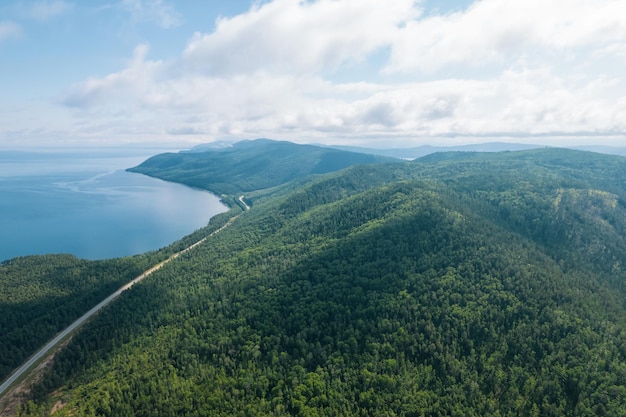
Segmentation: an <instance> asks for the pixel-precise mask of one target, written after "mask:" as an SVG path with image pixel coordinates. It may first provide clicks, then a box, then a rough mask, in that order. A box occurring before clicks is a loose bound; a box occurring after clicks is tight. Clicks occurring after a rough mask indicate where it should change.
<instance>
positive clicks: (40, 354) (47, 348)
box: [0, 196, 249, 397]
mask: <svg viewBox="0 0 626 417" xmlns="http://www.w3.org/2000/svg"><path fill="white" fill-rule="evenodd" d="M239 201H241V202H242V203H243V204H244V205H245V206H246V209H249V207H248V205H247V204H246V203H244V202H243V196H241V197H239ZM237 217H239V215H237V216H234V217H231V219H230V220H228V222H227V223H226V224H225V225H224V226H222V227H220V228H219V229H217V230H216V231H214V232H213V233H211V234H210V235H209V236H207V237H205V238H203V239H201V240H199V241H197V242H196V243H194V244H193V245H191V246H189V247H187V248H185V249H183V250H181V251H180V252H176V253H175V254H173V255H172V256H170V257H169V258H167V259H166V260H164V261H163V262H160V263H158V264H156V265H155V266H153V267H152V268H150V269H148V270H147V271H145V272H144V273H143V274H141V275H139V276H138V277H137V278H135V279H133V280H132V281H130V282H129V283H128V284H126V285H124V286H123V287H121V288H120V289H119V290H117V291H115V292H114V293H113V294H111V295H109V296H108V297H107V298H105V299H104V300H102V301H101V302H100V303H98V304H97V305H96V306H95V307H93V308H92V309H91V310H89V311H88V312H86V313H85V314H83V315H82V316H81V317H80V318H79V319H77V320H76V321H75V322H73V323H72V324H70V325H69V327H67V328H66V329H65V330H63V331H62V332H61V333H59V334H58V335H56V337H55V338H54V339H52V340H50V341H49V342H48V343H47V344H46V345H44V346H43V347H42V348H41V349H39V350H38V351H37V352H35V354H34V355H33V356H31V357H30V359H28V361H26V362H25V363H24V364H23V365H22V366H20V367H19V368H18V369H17V370H15V371H14V372H13V374H11V376H9V378H8V379H7V380H6V381H4V382H3V383H2V385H0V397H2V395H3V394H4V392H5V391H6V390H7V389H8V388H9V387H10V386H11V385H13V383H14V382H15V381H17V380H18V379H19V378H20V377H21V376H22V375H24V373H25V372H27V371H28V370H29V369H30V368H31V367H32V366H33V365H34V364H35V363H36V362H38V361H39V360H41V359H43V358H45V357H46V356H47V355H48V354H50V353H51V352H52V350H53V349H54V348H55V347H56V346H57V345H58V344H59V343H61V341H63V339H65V338H66V337H67V336H69V335H70V334H71V333H72V332H73V331H75V330H76V329H78V328H79V327H80V326H81V325H82V324H83V323H85V322H86V321H87V320H89V319H90V318H91V316H93V315H94V314H96V313H97V312H99V311H100V310H102V309H103V308H104V307H106V306H107V305H109V304H111V302H113V300H115V299H116V298H117V297H119V296H120V294H122V293H123V292H124V291H126V290H127V289H129V288H130V287H132V286H133V285H135V284H136V283H138V282H139V281H141V280H143V279H144V278H146V277H147V276H149V275H150V274H152V273H153V272H155V271H158V270H159V269H161V268H162V267H163V265H165V264H167V263H168V262H170V261H172V260H174V259H176V258H178V257H179V256H180V255H182V254H183V253H185V252H189V251H190V250H191V249H193V248H195V247H196V246H198V245H200V244H201V243H203V242H204V241H205V240H207V239H208V238H209V237H211V236H213V235H215V234H217V233H219V232H221V231H222V230H224V229H225V228H227V227H228V226H230V225H231V224H232V222H234V221H235V219H236V218H237Z"/></svg>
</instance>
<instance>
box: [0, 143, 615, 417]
mask: <svg viewBox="0 0 626 417" xmlns="http://www.w3.org/2000/svg"><path fill="white" fill-rule="evenodd" d="M265 175H269V171H268V173H266V174H265ZM192 177H193V175H190V178H192ZM178 180H179V181H181V182H185V181H186V177H185V174H184V173H182V174H181V175H180V176H179V178H178ZM189 182H190V183H193V179H192V180H190V181H189ZM194 185H197V184H194ZM237 191H240V189H237ZM246 201H247V202H248V203H249V204H250V205H251V206H252V207H251V209H250V210H249V211H245V212H240V211H239V210H238V208H237V207H234V208H233V211H232V212H231V213H226V214H223V215H221V216H222V217H220V218H219V219H217V220H218V222H217V223H214V222H213V221H212V222H211V223H210V224H209V226H208V228H207V229H206V230H200V231H198V232H197V234H198V235H207V234H208V233H209V232H210V230H212V229H211V228H213V230H214V228H215V227H217V224H219V221H222V222H223V221H224V219H226V218H227V217H228V216H232V215H234V214H235V213H240V215H239V217H238V218H237V219H236V221H234V222H233V223H232V225H231V226H230V227H228V228H226V229H224V230H223V231H222V232H220V233H218V234H215V235H214V236H212V237H211V238H210V239H208V240H207V241H206V243H205V244H203V245H200V246H198V247H197V248H195V249H194V250H193V251H190V252H187V253H185V254H184V255H182V256H180V257H179V258H177V259H176V260H175V261H173V262H170V263H169V264H167V265H166V266H165V267H163V268H162V269H161V270H159V271H157V272H155V273H154V274H153V275H152V276H151V277H150V278H149V279H146V280H144V281H142V283H140V284H138V285H136V286H134V287H133V288H132V289H131V290H129V291H128V292H127V293H125V294H124V295H123V296H121V297H120V298H119V299H118V300H117V301H116V302H115V303H113V304H112V305H110V306H109V307H107V308H106V309H105V310H104V311H103V312H101V313H100V314H99V315H98V316H96V317H95V318H94V319H93V320H92V321H91V322H90V323H89V325H88V326H86V327H85V328H84V329H83V330H82V331H81V332H80V333H79V334H77V335H76V336H75V337H74V338H73V339H72V340H71V342H70V343H69V345H68V346H67V347H66V349H65V350H63V351H62V352H61V353H60V354H59V355H58V356H57V358H56V360H55V362H54V365H53V367H52V368H51V370H50V371H49V372H48V373H47V374H46V375H45V377H44V378H43V379H42V380H41V381H40V382H39V383H38V384H37V385H36V386H34V387H33V397H32V399H31V400H30V401H29V402H28V403H26V404H25V405H24V406H23V407H21V408H20V409H19V410H18V413H17V414H18V415H20V416H41V415H50V414H51V412H52V410H53V408H54V415H55V416H66V415H67V416H233V415H235V416H239V415H240V416H266V415H297V416H351V415H352V416H520V415H523V416H598V415H606V416H626V332H625V330H626V327H625V326H626V286H625V285H624V283H625V279H626V270H625V264H626V159H624V158H622V157H617V156H607V155H600V154H594V153H589V152H580V151H571V150H564V149H538V150H530V151H521V152H503V153H494V154H483V153H460V152H459V153H438V154H433V155H429V156H426V157H424V158H421V159H418V160H415V161H412V162H394V163H378V164H367V165H354V166H351V167H348V168H346V169H344V170H341V171H338V172H333V173H327V174H325V175H314V176H300V177H298V178H295V179H293V180H292V181H290V182H281V183H277V184H274V185H273V186H272V187H271V188H266V189H256V190H255V191H251V192H249V193H246ZM118 262H122V261H118ZM9 267H11V265H3V268H9ZM91 267H93V268H94V269H96V270H98V267H97V265H92V266H91ZM35 269H36V268H35ZM106 276H109V275H106ZM33 291H35V290H33ZM37 291H40V292H41V293H42V294H43V293H45V292H46V291H48V292H50V293H52V289H45V290H44V289H42V290H37ZM55 291H60V290H55ZM33 294H36V292H35V293H33ZM33 297H35V296H34V295H33ZM4 306H7V308H11V306H10V305H7V304H5V305H3V307H4ZM3 349H4V348H3Z"/></svg>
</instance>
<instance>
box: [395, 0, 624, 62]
mask: <svg viewBox="0 0 626 417" xmlns="http://www.w3.org/2000/svg"><path fill="white" fill-rule="evenodd" d="M625 38H626V13H624V3H623V1H622V0H567V1H566V0H526V1H518V0H482V1H479V2H476V3H474V4H473V5H472V6H471V7H470V8H468V9H467V10H466V11H464V12H458V13H453V14H450V15H437V16H429V17H425V18H423V19H416V20H413V21H411V22H408V23H407V25H406V27H405V28H404V29H403V30H402V31H399V32H397V37H396V39H395V40H394V42H393V48H392V56H391V61H390V63H389V65H388V66H387V68H386V70H387V72H390V73H393V72H406V71H415V70H419V71H425V72H429V73H433V72H435V71H438V70H440V69H442V68H445V67H446V66H450V65H464V66H465V65H469V66H476V67H480V66H485V65H486V64H489V63H492V62H503V61H507V60H510V59H517V58H518V57H519V56H520V55H524V54H526V55H531V56H532V55H533V54H534V53H536V52H537V50H538V49H544V50H548V51H549V52H551V53H556V54H557V55H558V54H561V53H563V52H565V51H566V50H570V49H576V48H584V47H589V46H592V47H595V46H597V47H601V46H602V45H604V44H606V43H611V42H615V41H623V40H624V39H625Z"/></svg>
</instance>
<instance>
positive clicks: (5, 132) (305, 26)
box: [0, 0, 626, 149]
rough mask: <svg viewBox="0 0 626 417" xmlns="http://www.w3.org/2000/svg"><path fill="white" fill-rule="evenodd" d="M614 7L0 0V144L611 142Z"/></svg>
mask: <svg viewBox="0 0 626 417" xmlns="http://www.w3.org/2000/svg"><path fill="white" fill-rule="evenodd" d="M624 68H626V4H625V3H624V0H478V1H470V0H452V1H444V0H422V1H415V0H385V1H382V0H309V1H306V0H267V1H249V0H224V1H217V0H177V1H174V0H102V1H100V0H92V1H71V0H34V1H33V0H2V1H0V148H2V149H22V148H31V147H77V146H143V145H146V146H147V145H164V146H179V147H189V146H193V145H195V144H199V143H207V142H213V141H233V140H240V139H254V138H260V137H263V138H272V139H279V140H291V141H294V142H298V143H324V144H337V145H339V144H342V145H360V146H370V147H409V146H419V145H424V144H430V145H439V146H446V145H460V144H471V143H485V142H496V141H505V142H515V143H530V144H541V145H548V146H574V145H614V146H626V71H625V70H624Z"/></svg>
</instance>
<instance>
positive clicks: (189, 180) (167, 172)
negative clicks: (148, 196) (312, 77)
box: [129, 139, 397, 195]
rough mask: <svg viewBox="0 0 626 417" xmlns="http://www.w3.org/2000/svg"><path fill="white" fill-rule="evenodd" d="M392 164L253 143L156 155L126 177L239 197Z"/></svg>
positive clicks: (261, 141) (311, 149)
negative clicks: (136, 176)
mask: <svg viewBox="0 0 626 417" xmlns="http://www.w3.org/2000/svg"><path fill="white" fill-rule="evenodd" d="M394 160H397V159H394V158H388V157H383V156H376V155H366V154H363V153H357V152H348V151H343V150H338V149H331V148H325V147H320V146H314V145H298V144H295V143H291V142H283V141H275V140H269V139H256V140H249V141H241V142H237V143H235V144H233V145H232V146H230V147H226V148H217V149H213V148H206V149H202V150H201V151H198V152H179V153H164V154H160V155H156V156H153V157H152V158H149V159H148V160H147V161H145V162H143V163H142V164H141V165H139V166H137V167H134V168H131V169H129V171H132V172H139V173H141V174H146V175H150V176H153V177H157V178H161V179H164V180H168V181H175V182H182V183H184V184H187V185H190V186H192V187H198V188H203V189H206V190H209V191H211V192H214V193H216V194H218V195H221V194H227V195H239V194H242V193H247V192H250V191H255V190H260V189H266V188H270V187H274V186H277V185H280V184H284V183H286V182H288V181H292V180H295V179H297V178H302V177H305V176H307V175H311V174H325V173H329V172H334V171H338V170H340V169H343V168H347V167H349V166H351V165H355V164H370V163H376V162H385V161H394Z"/></svg>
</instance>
